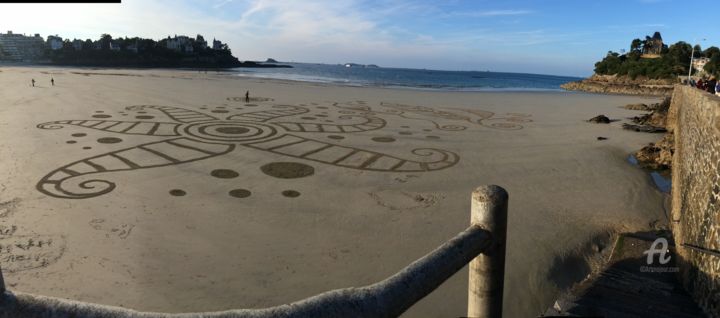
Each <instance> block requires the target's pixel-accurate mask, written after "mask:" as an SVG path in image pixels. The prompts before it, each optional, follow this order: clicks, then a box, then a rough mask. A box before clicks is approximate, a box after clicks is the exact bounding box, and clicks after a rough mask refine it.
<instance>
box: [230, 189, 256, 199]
mask: <svg viewBox="0 0 720 318" xmlns="http://www.w3.org/2000/svg"><path fill="white" fill-rule="evenodd" d="M228 194H230V196H231V197H235V198H241V199H242V198H247V197H249V196H250V195H251V194H252V193H251V192H250V191H249V190H245V189H233V190H230V192H228Z"/></svg>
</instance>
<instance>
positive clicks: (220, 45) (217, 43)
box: [213, 39, 223, 50]
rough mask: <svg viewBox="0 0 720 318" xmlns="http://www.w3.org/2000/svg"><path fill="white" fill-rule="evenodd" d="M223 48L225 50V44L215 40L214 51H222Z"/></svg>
mask: <svg viewBox="0 0 720 318" xmlns="http://www.w3.org/2000/svg"><path fill="white" fill-rule="evenodd" d="M222 48H223V43H222V42H220V41H218V40H215V39H213V50H222Z"/></svg>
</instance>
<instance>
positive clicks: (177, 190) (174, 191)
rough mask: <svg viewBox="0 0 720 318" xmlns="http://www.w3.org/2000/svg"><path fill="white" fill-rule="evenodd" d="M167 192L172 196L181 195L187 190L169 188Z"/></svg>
mask: <svg viewBox="0 0 720 318" xmlns="http://www.w3.org/2000/svg"><path fill="white" fill-rule="evenodd" d="M169 193H170V195H172V196H174V197H182V196H185V195H186V194H187V192H185V191H184V190H180V189H172V190H170V192H169Z"/></svg>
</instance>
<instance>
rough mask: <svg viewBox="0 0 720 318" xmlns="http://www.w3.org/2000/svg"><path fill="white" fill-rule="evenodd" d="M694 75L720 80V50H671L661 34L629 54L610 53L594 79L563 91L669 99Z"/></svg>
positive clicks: (680, 45)
mask: <svg viewBox="0 0 720 318" xmlns="http://www.w3.org/2000/svg"><path fill="white" fill-rule="evenodd" d="M691 59H692V63H691ZM690 64H692V72H691V71H690V67H691V66H690ZM690 74H692V76H694V77H696V78H703V77H712V76H716V77H717V76H720V49H719V48H717V47H715V46H711V47H708V48H707V49H705V50H702V48H701V47H700V45H695V46H694V47H693V46H692V45H691V44H689V43H687V42H684V41H679V42H677V43H675V44H672V45H670V46H668V45H667V44H665V43H663V39H662V36H661V35H660V32H655V34H653V36H652V37H650V36H645V39H644V40H641V39H639V38H638V39H634V40H632V41H631V42H630V50H629V51H627V52H626V51H625V50H621V52H613V51H609V52H608V53H607V55H606V56H605V58H603V59H602V60H601V61H599V62H597V63H595V74H594V75H593V76H591V77H590V78H588V79H585V80H582V81H577V82H571V83H567V84H564V85H562V87H563V88H565V89H568V90H579V91H588V92H593V93H617V94H633V95H669V94H670V93H671V92H672V89H673V85H674V84H676V83H679V82H682V81H684V80H687V78H688V75H690Z"/></svg>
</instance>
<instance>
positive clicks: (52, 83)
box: [50, 77, 55, 86]
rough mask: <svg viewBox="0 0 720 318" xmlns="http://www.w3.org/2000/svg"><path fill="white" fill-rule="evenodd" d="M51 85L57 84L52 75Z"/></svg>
mask: <svg viewBox="0 0 720 318" xmlns="http://www.w3.org/2000/svg"><path fill="white" fill-rule="evenodd" d="M50 85H52V86H55V79H54V78H52V77H51V78H50Z"/></svg>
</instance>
